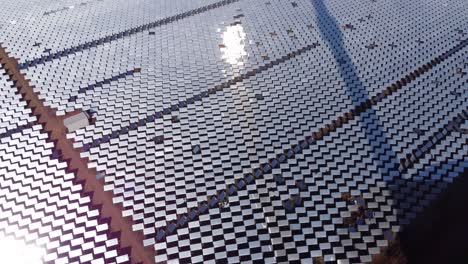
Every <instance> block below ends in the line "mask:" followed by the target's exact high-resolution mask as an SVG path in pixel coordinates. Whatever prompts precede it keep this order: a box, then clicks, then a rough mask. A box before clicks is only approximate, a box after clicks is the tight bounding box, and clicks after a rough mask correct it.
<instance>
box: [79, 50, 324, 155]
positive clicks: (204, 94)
mask: <svg viewBox="0 0 468 264" xmlns="http://www.w3.org/2000/svg"><path fill="white" fill-rule="evenodd" d="M319 45H320V44H318V43H313V44H309V45H307V46H304V47H302V48H300V49H298V50H295V51H292V52H290V53H288V54H286V55H284V56H282V57H280V58H278V59H275V60H272V61H269V62H268V63H266V64H265V65H263V66H260V67H259V68H257V69H253V70H251V71H248V72H247V73H244V74H241V75H239V76H237V77H234V79H231V80H229V81H227V82H224V83H221V84H219V85H216V86H215V87H213V88H210V89H208V90H206V91H204V92H202V93H200V94H197V95H195V96H193V97H190V98H188V99H187V100H184V101H179V102H178V103H176V104H173V105H171V106H169V107H167V108H164V109H163V110H162V111H158V112H156V113H154V114H152V115H149V116H147V117H146V118H142V119H140V120H138V121H137V122H134V123H131V124H130V125H128V126H126V127H123V128H121V129H120V130H115V131H113V132H112V133H111V134H108V135H105V136H103V137H102V138H100V139H96V140H94V141H93V142H92V143H91V144H84V145H83V150H84V151H88V150H89V149H90V148H94V147H97V146H99V145H100V144H101V143H107V142H109V140H111V139H113V138H117V137H119V136H120V135H124V134H127V133H128V132H129V131H131V130H136V129H137V128H138V127H139V126H144V125H146V124H147V123H150V122H155V120H157V119H162V118H163V116H165V115H170V114H171V113H172V112H173V111H178V110H179V109H181V108H185V107H187V106H188V105H191V104H193V103H195V102H196V101H201V100H202V99H203V98H207V97H208V96H210V95H211V94H215V93H217V92H220V91H222V90H223V89H225V88H228V87H230V86H232V85H234V84H236V83H239V82H242V81H244V80H247V79H249V78H250V77H253V76H255V75H257V74H259V73H261V72H264V71H266V70H268V69H270V68H272V67H273V66H275V65H279V64H282V63H284V62H286V61H288V60H290V59H292V58H294V57H296V56H298V55H300V54H302V53H305V52H307V51H310V50H312V49H314V48H316V47H318V46H319Z"/></svg>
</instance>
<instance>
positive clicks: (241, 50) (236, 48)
mask: <svg viewBox="0 0 468 264" xmlns="http://www.w3.org/2000/svg"><path fill="white" fill-rule="evenodd" d="M222 34H223V35H222V39H223V44H222V45H223V46H222V47H221V52H222V54H223V55H222V58H223V59H224V60H225V61H226V62H228V63H229V64H231V65H232V66H234V67H242V66H243V65H244V63H243V62H242V57H243V56H245V55H247V53H246V52H245V43H244V41H245V32H244V28H243V27H242V25H240V24H237V25H233V26H228V27H227V28H226V30H225V31H224V32H223V33H222Z"/></svg>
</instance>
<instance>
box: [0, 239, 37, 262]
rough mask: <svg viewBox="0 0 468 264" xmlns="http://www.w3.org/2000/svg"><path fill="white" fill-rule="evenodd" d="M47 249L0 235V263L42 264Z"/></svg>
mask: <svg viewBox="0 0 468 264" xmlns="http://www.w3.org/2000/svg"><path fill="white" fill-rule="evenodd" d="M44 254H45V249H43V248H40V247H37V246H35V245H26V243H25V242H23V241H21V240H17V239H14V238H11V237H5V236H3V234H0V263H17V264H40V263H43V261H42V257H43V256H44Z"/></svg>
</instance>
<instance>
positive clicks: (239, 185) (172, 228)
mask: <svg viewBox="0 0 468 264" xmlns="http://www.w3.org/2000/svg"><path fill="white" fill-rule="evenodd" d="M466 46H468V39H465V40H463V41H461V42H460V43H459V44H457V45H456V46H454V47H453V48H451V49H450V50H448V51H447V52H445V53H443V54H442V55H440V56H437V57H436V58H435V59H433V60H431V62H428V63H426V64H424V65H422V66H421V67H419V68H418V69H416V70H414V71H412V72H410V73H409V74H407V75H405V77H403V78H401V79H400V80H397V81H395V82H394V83H393V84H392V85H391V86H388V87H386V88H385V89H384V90H383V91H382V92H380V93H378V94H377V95H375V96H372V97H371V98H370V99H366V100H365V102H363V103H361V104H359V105H357V106H356V107H355V108H354V109H353V110H351V111H350V112H347V113H345V114H343V115H342V116H340V117H338V118H337V119H336V120H333V121H332V122H331V123H329V124H327V125H325V126H324V127H322V128H320V129H318V130H317V131H315V132H312V133H311V135H310V136H306V137H305V138H304V139H303V140H300V141H299V143H298V144H297V145H292V146H291V148H289V149H285V150H283V153H280V154H278V155H277V158H275V159H271V160H270V161H269V162H268V163H264V164H261V165H260V166H259V167H258V168H256V169H253V170H252V171H253V173H247V174H245V175H243V177H242V178H239V179H237V180H236V183H235V184H229V185H226V188H225V190H223V191H220V192H218V194H217V195H213V196H211V197H207V200H206V201H203V202H201V203H199V204H198V206H197V207H192V208H188V209H187V211H188V213H184V214H181V215H179V216H178V217H177V220H176V221H170V222H168V223H167V225H166V227H161V228H159V229H158V231H157V232H156V241H158V242H161V241H163V240H164V239H165V238H166V236H167V235H171V234H174V232H176V231H177V229H178V228H183V227H185V226H186V225H187V223H188V222H189V221H193V220H195V219H197V218H198V217H199V216H200V215H204V214H207V213H208V210H209V209H211V208H218V207H220V206H221V204H222V202H223V201H226V199H227V198H228V196H235V195H236V194H237V192H238V191H239V190H244V189H246V187H247V185H249V184H255V180H256V179H258V178H262V177H263V175H265V174H268V173H271V172H272V171H273V169H274V168H279V167H280V164H284V163H286V162H287V161H288V160H289V159H291V158H294V156H295V155H296V154H300V153H302V151H303V150H305V149H308V148H309V147H310V145H312V144H314V143H315V142H316V141H318V140H321V139H322V138H323V136H325V135H327V134H329V133H330V132H332V131H335V130H336V129H337V128H338V127H342V126H343V125H344V124H347V123H348V122H349V121H351V120H353V119H354V118H355V117H357V116H359V115H360V114H362V113H364V112H366V111H368V110H370V109H372V106H374V105H376V104H377V103H379V102H380V101H382V100H383V99H385V98H386V97H388V96H389V95H391V94H392V93H394V92H395V91H397V90H399V89H401V88H402V87H403V86H406V85H407V84H409V83H410V82H412V81H413V80H415V79H416V78H417V77H419V76H420V75H422V74H425V73H427V72H429V71H430V70H431V69H432V68H433V67H434V66H436V65H438V64H440V63H442V62H443V61H444V60H446V59H447V58H449V57H450V56H451V55H453V54H455V53H456V52H458V51H460V50H461V49H462V48H464V47H466ZM464 119H466V113H465V112H463V113H462V114H460V115H459V116H457V117H456V118H454V120H453V121H451V122H452V123H449V126H447V127H446V129H445V130H446V133H449V132H451V131H453V130H454V129H453V128H454V127H456V126H457V124H460V122H461V121H464ZM440 133H444V132H443V131H442V132H440ZM435 136H436V137H437V136H438V134H437V135H435ZM439 137H440V135H439ZM434 145H435V144H434ZM415 153H416V152H415ZM421 157H422V156H418V157H417V158H418V159H417V160H419V158H421ZM413 159H414V157H413ZM400 170H401V169H400ZM293 202H294V201H293Z"/></svg>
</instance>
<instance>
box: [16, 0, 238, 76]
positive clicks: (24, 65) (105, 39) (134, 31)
mask: <svg viewBox="0 0 468 264" xmlns="http://www.w3.org/2000/svg"><path fill="white" fill-rule="evenodd" d="M239 1H240V0H223V1H220V2H216V3H214V4H210V5H206V6H202V7H199V8H196V9H192V10H190V11H186V12H184V13H180V14H177V15H174V16H169V17H166V18H163V19H159V20H156V21H154V22H151V23H147V24H144V25H141V26H137V27H134V28H131V29H127V30H124V31H121V32H118V33H114V34H112V35H108V36H104V37H102V38H99V39H95V40H91V41H88V42H85V43H83V44H80V45H77V46H74V47H70V48H66V49H63V50H61V51H57V52H54V53H51V54H49V55H44V56H41V57H39V58H36V59H33V60H30V61H26V62H24V63H20V64H18V68H19V69H20V70H24V69H27V68H29V67H34V66H37V65H40V64H45V63H46V62H49V61H53V60H56V59H60V58H63V57H67V56H69V55H71V54H75V53H77V52H80V51H84V50H88V49H91V48H95V47H97V46H101V45H104V44H106V43H110V42H112V41H116V40H120V39H123V38H126V37H129V36H132V35H135V34H137V33H140V32H143V31H146V30H149V29H152V28H157V27H160V26H163V25H167V24H170V23H173V22H176V21H179V20H182V19H185V18H188V17H191V16H194V15H198V14H201V13H205V12H208V11H210V10H213V9H216V8H219V7H222V6H226V5H229V4H232V3H236V2H239Z"/></svg>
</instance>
